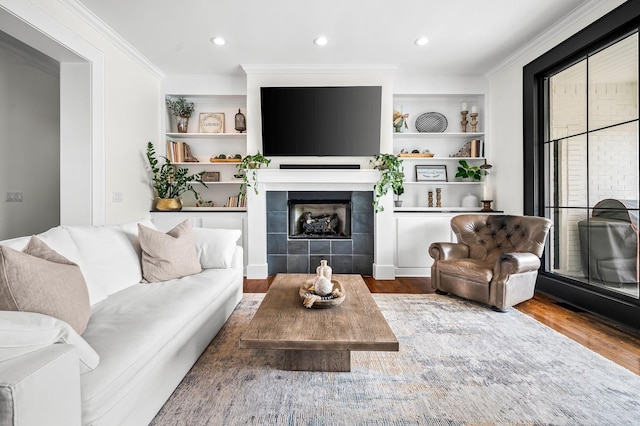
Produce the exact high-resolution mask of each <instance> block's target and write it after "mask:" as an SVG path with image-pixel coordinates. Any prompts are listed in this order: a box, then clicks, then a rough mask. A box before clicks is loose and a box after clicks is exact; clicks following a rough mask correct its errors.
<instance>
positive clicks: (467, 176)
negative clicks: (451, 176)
mask: <svg viewBox="0 0 640 426" xmlns="http://www.w3.org/2000/svg"><path fill="white" fill-rule="evenodd" d="M490 167H491V166H489V165H486V166H485V165H483V166H470V165H469V163H467V160H460V161H458V172H457V173H456V178H461V179H462V180H472V181H480V179H482V176H484V175H488V174H489V172H488V171H487V168H490Z"/></svg>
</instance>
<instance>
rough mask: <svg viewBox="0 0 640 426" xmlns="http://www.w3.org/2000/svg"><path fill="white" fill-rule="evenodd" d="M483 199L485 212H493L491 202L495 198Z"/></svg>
mask: <svg viewBox="0 0 640 426" xmlns="http://www.w3.org/2000/svg"><path fill="white" fill-rule="evenodd" d="M481 201H482V210H480V211H483V212H492V211H493V209H492V208H491V203H493V200H481Z"/></svg>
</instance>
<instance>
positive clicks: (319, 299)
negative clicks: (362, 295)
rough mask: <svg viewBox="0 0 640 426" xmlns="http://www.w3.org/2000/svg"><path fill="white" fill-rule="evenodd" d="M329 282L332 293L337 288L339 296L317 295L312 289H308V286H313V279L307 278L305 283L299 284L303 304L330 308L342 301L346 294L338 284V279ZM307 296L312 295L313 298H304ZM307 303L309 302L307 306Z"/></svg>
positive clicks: (311, 306)
mask: <svg viewBox="0 0 640 426" xmlns="http://www.w3.org/2000/svg"><path fill="white" fill-rule="evenodd" d="M331 283H332V284H333V291H334V294H335V292H336V290H339V293H338V294H339V296H337V297H336V296H335V295H333V294H328V295H326V296H319V295H317V294H315V293H314V292H313V290H311V291H310V288H311V287H313V280H308V281H307V282H306V283H304V284H302V285H301V286H300V292H299V293H300V299H302V303H303V305H304V306H305V307H307V308H331V307H334V306H338V305H340V304H341V303H342V302H344V298H345V296H346V295H345V294H344V289H343V288H342V284H340V281H337V280H331ZM309 297H313V299H314V300H309V301H307V300H306V299H307V298H309ZM307 303H309V306H307Z"/></svg>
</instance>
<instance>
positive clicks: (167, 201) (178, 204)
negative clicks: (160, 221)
mask: <svg viewBox="0 0 640 426" xmlns="http://www.w3.org/2000/svg"><path fill="white" fill-rule="evenodd" d="M156 210H158V211H161V212H174V211H180V210H182V200H181V199H180V198H158V200H157V201H156Z"/></svg>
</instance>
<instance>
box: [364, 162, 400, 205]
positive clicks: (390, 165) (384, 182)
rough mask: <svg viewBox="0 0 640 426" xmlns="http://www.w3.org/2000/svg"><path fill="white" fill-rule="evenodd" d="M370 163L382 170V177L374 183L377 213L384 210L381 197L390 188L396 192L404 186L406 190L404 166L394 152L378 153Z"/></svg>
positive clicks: (374, 199) (374, 203)
mask: <svg viewBox="0 0 640 426" xmlns="http://www.w3.org/2000/svg"><path fill="white" fill-rule="evenodd" d="M369 163H373V168H374V169H376V170H379V171H380V179H378V182H377V183H376V184H375V185H373V192H374V194H373V195H374V197H373V203H372V204H373V207H374V211H375V212H376V213H379V212H382V211H384V207H383V206H381V205H380V202H379V200H380V198H382V197H383V196H384V195H386V194H387V192H388V191H389V189H391V190H392V191H393V192H394V193H396V191H399V190H400V188H402V191H403V192H404V186H403V183H404V167H403V166H402V160H401V159H400V158H398V157H396V156H395V155H393V154H378V155H376V156H375V157H374V158H373V159H372V160H370V161H369Z"/></svg>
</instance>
